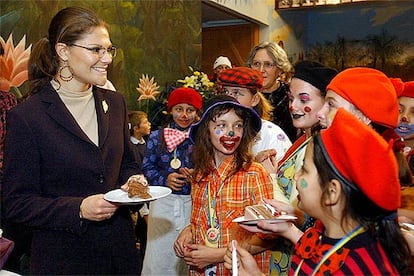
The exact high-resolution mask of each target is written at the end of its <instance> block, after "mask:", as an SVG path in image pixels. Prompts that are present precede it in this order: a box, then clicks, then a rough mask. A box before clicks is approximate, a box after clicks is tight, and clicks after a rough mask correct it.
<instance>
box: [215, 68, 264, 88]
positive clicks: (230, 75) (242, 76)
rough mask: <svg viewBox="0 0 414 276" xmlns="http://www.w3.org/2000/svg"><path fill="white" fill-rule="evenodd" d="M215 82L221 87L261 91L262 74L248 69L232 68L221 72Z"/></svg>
mask: <svg viewBox="0 0 414 276" xmlns="http://www.w3.org/2000/svg"><path fill="white" fill-rule="evenodd" d="M217 82H218V84H220V85H221V86H237V87H244V88H249V89H250V88H257V89H262V86H263V77H262V73H261V72H259V71H257V70H254V69H252V68H248V67H233V68H231V69H227V70H224V71H221V72H220V74H219V75H218V77H217Z"/></svg>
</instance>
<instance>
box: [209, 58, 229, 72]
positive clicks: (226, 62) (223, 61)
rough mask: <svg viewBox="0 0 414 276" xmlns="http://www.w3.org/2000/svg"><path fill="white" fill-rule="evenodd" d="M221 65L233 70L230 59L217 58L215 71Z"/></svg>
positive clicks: (214, 65)
mask: <svg viewBox="0 0 414 276" xmlns="http://www.w3.org/2000/svg"><path fill="white" fill-rule="evenodd" d="M220 65H226V66H228V67H229V68H231V62H230V59H229V58H228V57H224V56H219V57H218V58H216V60H215V61H214V64H213V69H216V68H217V67H219V66H220Z"/></svg>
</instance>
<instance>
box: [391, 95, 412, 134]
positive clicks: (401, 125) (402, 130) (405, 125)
mask: <svg viewBox="0 0 414 276" xmlns="http://www.w3.org/2000/svg"><path fill="white" fill-rule="evenodd" d="M398 102H399V106H400V108H399V111H400V113H399V115H398V127H397V128H396V129H395V131H396V132H397V134H398V135H399V136H401V137H402V138H404V140H411V139H414V98H410V97H400V98H398Z"/></svg>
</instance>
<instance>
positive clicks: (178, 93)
mask: <svg viewBox="0 0 414 276" xmlns="http://www.w3.org/2000/svg"><path fill="white" fill-rule="evenodd" d="M180 103H185V104H189V105H192V106H194V107H195V108H196V109H197V110H199V111H200V110H201V107H202V105H203V99H202V98H201V95H200V94H199V93H198V92H197V91H196V90H194V89H193V88H189V87H180V88H177V89H175V90H174V91H173V92H171V94H170V96H169V97H168V103H167V109H168V111H171V109H172V108H173V106H175V105H177V104H180Z"/></svg>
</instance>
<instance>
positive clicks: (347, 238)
mask: <svg viewBox="0 0 414 276" xmlns="http://www.w3.org/2000/svg"><path fill="white" fill-rule="evenodd" d="M364 231H365V228H363V227H362V225H359V226H357V227H355V228H354V229H352V231H351V232H348V233H347V234H346V235H345V236H344V237H342V239H340V240H339V241H337V242H336V243H335V245H334V246H332V247H331V249H329V250H328V252H326V253H325V254H324V255H323V256H322V259H321V260H320V261H319V263H318V264H317V265H316V267H315V269H314V270H313V272H312V274H311V275H312V276H313V275H315V274H316V272H317V271H318V270H319V268H321V266H322V264H323V263H324V262H326V260H327V259H329V257H330V256H331V255H332V254H333V253H334V252H336V251H337V250H338V249H340V248H341V247H343V246H344V245H345V244H346V243H347V242H349V241H350V240H352V239H353V238H355V237H356V236H358V235H359V234H361V233H362V232H364ZM303 261H304V259H302V261H300V263H299V265H298V267H297V268H296V271H295V274H294V275H295V276H297V275H299V270H300V268H301V267H302V264H303Z"/></svg>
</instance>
